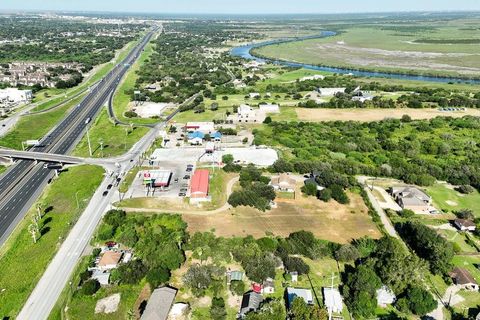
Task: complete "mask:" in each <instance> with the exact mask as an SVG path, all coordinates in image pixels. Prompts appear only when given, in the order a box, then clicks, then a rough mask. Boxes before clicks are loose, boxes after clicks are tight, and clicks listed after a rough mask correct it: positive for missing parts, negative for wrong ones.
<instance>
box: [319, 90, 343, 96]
mask: <svg viewBox="0 0 480 320" xmlns="http://www.w3.org/2000/svg"><path fill="white" fill-rule="evenodd" d="M345 90H347V88H318V89H317V91H318V93H320V95H321V96H323V97H325V96H326V97H330V96H334V95H336V94H337V93H345Z"/></svg>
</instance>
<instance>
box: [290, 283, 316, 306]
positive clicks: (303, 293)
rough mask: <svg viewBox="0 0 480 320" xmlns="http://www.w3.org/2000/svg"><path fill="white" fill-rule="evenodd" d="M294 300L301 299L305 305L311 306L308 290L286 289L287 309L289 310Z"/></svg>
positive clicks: (310, 296) (311, 296) (311, 297)
mask: <svg viewBox="0 0 480 320" xmlns="http://www.w3.org/2000/svg"><path fill="white" fill-rule="evenodd" d="M295 298H302V299H303V301H305V303H306V304H308V305H313V295H312V291H311V290H310V289H303V288H293V287H288V288H287V299H286V300H287V308H288V309H290V306H291V305H292V303H293V300H295Z"/></svg>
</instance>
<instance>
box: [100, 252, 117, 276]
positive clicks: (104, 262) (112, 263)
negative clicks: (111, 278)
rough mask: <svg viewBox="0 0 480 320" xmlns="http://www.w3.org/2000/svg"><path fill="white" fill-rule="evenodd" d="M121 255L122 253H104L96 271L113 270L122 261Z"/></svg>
mask: <svg viewBox="0 0 480 320" xmlns="http://www.w3.org/2000/svg"><path fill="white" fill-rule="evenodd" d="M122 255H123V253H122V252H119V251H113V250H109V251H105V252H104V253H103V254H102V257H101V258H100V260H99V262H98V264H97V267H98V269H99V270H102V271H104V270H111V269H115V268H116V267H117V266H118V263H119V262H120V260H121V259H122Z"/></svg>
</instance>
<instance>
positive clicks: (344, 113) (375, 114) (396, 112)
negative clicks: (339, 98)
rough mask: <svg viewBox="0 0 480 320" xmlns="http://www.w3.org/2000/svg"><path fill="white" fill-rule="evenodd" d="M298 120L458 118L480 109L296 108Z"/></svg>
mask: <svg viewBox="0 0 480 320" xmlns="http://www.w3.org/2000/svg"><path fill="white" fill-rule="evenodd" d="M295 111H296V112H297V116H298V120H300V121H350V120H352V121H361V122H369V121H380V120H384V119H388V118H394V119H400V118H401V117H402V116H403V115H405V114H408V115H409V116H410V117H411V118H412V119H414V120H417V119H432V118H435V117H439V116H440V117H447V116H448V117H455V118H460V117H463V116H466V115H471V116H477V117H478V116H480V110H476V109H467V110H466V111H455V112H445V111H438V110H437V109H406V108H405V109H324V108H318V109H307V108H296V109H295Z"/></svg>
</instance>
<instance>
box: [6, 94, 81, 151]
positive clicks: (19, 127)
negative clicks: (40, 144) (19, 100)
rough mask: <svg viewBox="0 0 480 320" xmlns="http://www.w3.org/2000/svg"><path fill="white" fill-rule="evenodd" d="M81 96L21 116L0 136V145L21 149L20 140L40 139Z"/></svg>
mask: <svg viewBox="0 0 480 320" xmlns="http://www.w3.org/2000/svg"><path fill="white" fill-rule="evenodd" d="M81 99H82V96H80V97H78V98H75V99H74V100H72V101H70V102H69V103H67V104H65V105H64V106H62V107H59V108H56V109H54V110H52V111H49V112H46V113H41V114H37V115H30V116H25V117H22V118H21V119H20V120H19V122H18V123H17V124H16V126H15V127H14V128H13V130H10V132H8V133H7V134H6V135H5V136H3V137H1V138H0V145H1V146H3V147H7V148H11V149H18V150H22V141H25V140H30V139H41V138H42V137H43V136H44V135H46V134H47V133H48V132H49V131H50V130H51V129H52V128H53V127H54V126H55V125H56V124H57V123H58V122H59V121H60V120H61V119H62V118H64V117H65V115H66V113H67V112H68V110H69V109H70V108H72V107H73V106H75V105H76V104H78V103H79V102H80V101H81Z"/></svg>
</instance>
